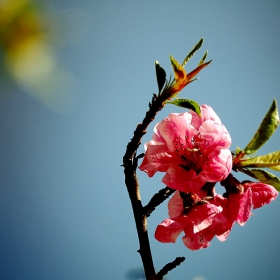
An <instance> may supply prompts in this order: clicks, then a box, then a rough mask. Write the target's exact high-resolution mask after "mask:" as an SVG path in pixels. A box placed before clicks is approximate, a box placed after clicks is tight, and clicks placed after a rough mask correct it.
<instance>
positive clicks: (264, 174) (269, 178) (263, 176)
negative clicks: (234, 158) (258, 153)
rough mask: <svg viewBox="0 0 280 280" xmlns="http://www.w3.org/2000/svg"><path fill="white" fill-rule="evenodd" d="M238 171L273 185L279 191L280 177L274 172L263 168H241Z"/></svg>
mask: <svg viewBox="0 0 280 280" xmlns="http://www.w3.org/2000/svg"><path fill="white" fill-rule="evenodd" d="M239 171H241V172H243V173H245V174H247V175H249V176H251V177H253V178H255V179H257V180H259V181H261V182H263V183H265V184H268V185H271V186H273V187H274V188H275V189H276V190H277V191H278V192H279V191H280V179H279V178H278V177H277V176H275V175H274V174H272V173H270V172H268V171H266V170H263V169H247V168H241V169H239Z"/></svg>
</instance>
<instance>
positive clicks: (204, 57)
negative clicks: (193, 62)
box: [198, 51, 208, 66]
mask: <svg viewBox="0 0 280 280" xmlns="http://www.w3.org/2000/svg"><path fill="white" fill-rule="evenodd" d="M207 55H208V51H206V52H205V54H204V56H203V57H202V59H201V60H200V61H199V63H198V66H200V65H202V64H203V63H204V61H205V59H206V57H207Z"/></svg>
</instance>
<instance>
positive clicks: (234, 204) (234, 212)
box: [227, 189, 253, 226]
mask: <svg viewBox="0 0 280 280" xmlns="http://www.w3.org/2000/svg"><path fill="white" fill-rule="evenodd" d="M252 205H253V201H252V191H251V189H247V190H246V192H245V193H243V194H230V195H229V197H228V204H227V211H228V213H229V216H230V217H231V219H232V220H233V221H236V222H237V223H239V225H241V226H243V225H245V223H246V222H247V221H248V219H249V218H250V216H251V209H252Z"/></svg>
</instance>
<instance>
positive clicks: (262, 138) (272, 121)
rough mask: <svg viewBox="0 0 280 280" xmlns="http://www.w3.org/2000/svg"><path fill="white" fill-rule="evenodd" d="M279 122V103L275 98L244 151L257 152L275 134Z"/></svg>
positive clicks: (246, 152)
mask: <svg viewBox="0 0 280 280" xmlns="http://www.w3.org/2000/svg"><path fill="white" fill-rule="evenodd" d="M279 122H280V120H279V114H278V110H277V103H276V100H275V99H274V100H273V102H272V105H271V107H270V108H269V110H268V112H267V114H266V115H265V117H264V119H263V121H262V123H261V125H260V126H259V128H258V130H257V132H256V133H255V135H254V136H253V138H252V139H251V141H250V142H249V144H248V145H247V146H246V148H245V149H244V153H245V154H252V153H255V152H256V151H257V150H258V149H259V148H260V147H261V146H262V145H263V144H264V143H265V142H266V141H267V140H268V139H269V138H270V137H271V136H272V135H273V133H274V132H275V130H276V128H277V127H278V125H279Z"/></svg>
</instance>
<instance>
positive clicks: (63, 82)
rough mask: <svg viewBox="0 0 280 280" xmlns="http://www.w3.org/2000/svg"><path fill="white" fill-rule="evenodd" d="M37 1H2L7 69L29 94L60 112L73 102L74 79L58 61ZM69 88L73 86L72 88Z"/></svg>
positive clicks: (0, 24) (0, 28)
mask: <svg viewBox="0 0 280 280" xmlns="http://www.w3.org/2000/svg"><path fill="white" fill-rule="evenodd" d="M39 8H40V7H39V6H38V4H35V2H34V1H33V0H0V45H1V48H2V51H3V59H4V67H5V68H6V70H8V71H9V73H10V74H11V76H12V77H13V79H14V80H15V81H16V82H17V84H18V85H19V86H20V87H21V88H22V89H23V90H24V91H25V92H27V93H28V94H30V95H32V96H33V97H35V98H36V99H39V100H40V101H42V102H43V103H44V104H45V105H46V106H47V107H49V108H51V109H56V108H55V107H57V106H58V107H60V105H61V104H62V105H63V103H65V104H66V103H67V102H68V101H69V99H71V98H70V96H69V92H70V91H68V88H67V85H69V82H70V83H71V82H72V83H73V82H74V80H73V77H71V75H70V74H69V73H67V72H66V71H65V70H63V69H62V68H61V67H59V65H58V63H57V62H56V60H55V58H54V52H53V49H52V47H51V45H50V44H49V41H50V40H49V39H50V30H49V28H48V23H49V22H48V20H47V17H46V15H42V14H41V13H40V12H39ZM68 87H69V86H68Z"/></svg>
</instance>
